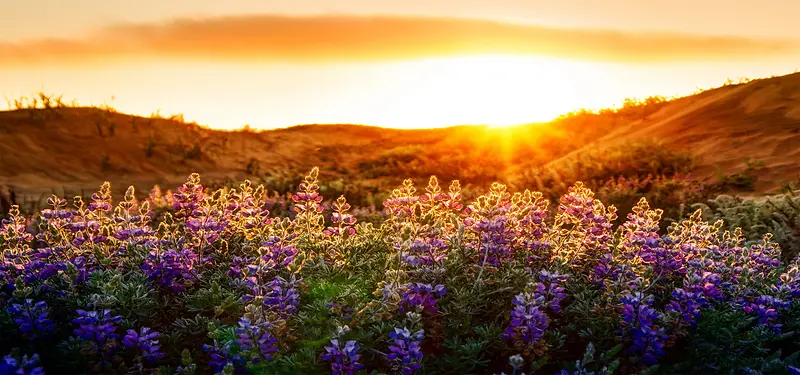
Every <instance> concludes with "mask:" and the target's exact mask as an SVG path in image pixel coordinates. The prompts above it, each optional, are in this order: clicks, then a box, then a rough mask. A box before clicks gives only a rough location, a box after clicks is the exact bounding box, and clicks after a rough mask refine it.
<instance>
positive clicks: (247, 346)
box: [236, 317, 278, 363]
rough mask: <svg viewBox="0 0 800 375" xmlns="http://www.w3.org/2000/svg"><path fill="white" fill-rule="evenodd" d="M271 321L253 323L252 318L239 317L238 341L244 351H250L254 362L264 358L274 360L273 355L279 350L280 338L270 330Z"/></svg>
mask: <svg viewBox="0 0 800 375" xmlns="http://www.w3.org/2000/svg"><path fill="white" fill-rule="evenodd" d="M269 328H270V326H269V323H266V324H258V325H257V324H252V322H251V321H250V319H248V318H245V317H242V318H239V326H238V327H236V336H237V338H236V343H237V344H239V347H240V348H241V350H242V351H243V352H246V353H249V354H250V356H251V359H252V361H253V363H259V362H261V361H262V360H266V361H270V360H272V355H273V354H275V353H277V352H278V340H277V339H276V338H275V337H274V336H273V335H272V332H270V331H269Z"/></svg>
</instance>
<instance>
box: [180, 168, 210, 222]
mask: <svg viewBox="0 0 800 375" xmlns="http://www.w3.org/2000/svg"><path fill="white" fill-rule="evenodd" d="M172 198H173V203H172V209H173V210H175V217H177V218H190V217H193V213H194V211H195V210H197V209H198V208H200V203H201V202H202V201H203V199H204V198H205V194H204V193H203V185H201V184H200V175H199V174H197V173H192V174H191V175H190V176H189V178H187V179H186V183H184V184H183V186H181V187H179V188H178V192H176V193H173V194H172Z"/></svg>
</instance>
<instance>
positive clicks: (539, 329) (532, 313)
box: [500, 270, 569, 348]
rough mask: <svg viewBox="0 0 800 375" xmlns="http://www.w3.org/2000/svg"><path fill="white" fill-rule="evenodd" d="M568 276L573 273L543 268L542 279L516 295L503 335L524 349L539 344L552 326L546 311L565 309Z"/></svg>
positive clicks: (540, 273) (558, 311)
mask: <svg viewBox="0 0 800 375" xmlns="http://www.w3.org/2000/svg"><path fill="white" fill-rule="evenodd" d="M568 278H569V275H562V274H559V273H557V272H554V273H551V272H548V271H546V270H542V271H540V272H539V274H538V279H539V281H538V282H535V283H530V284H528V286H527V287H526V290H525V291H524V292H523V293H520V294H518V295H516V296H515V297H514V300H513V301H512V304H513V306H514V308H513V310H511V320H510V322H509V325H508V327H506V329H505V332H504V333H503V334H502V335H501V336H500V337H501V338H503V339H505V340H510V341H511V342H512V343H513V344H514V345H515V346H517V347H520V348H528V347H531V346H533V345H535V344H537V343H538V342H539V341H540V340H541V339H542V336H543V335H544V332H545V330H547V328H548V327H549V325H550V323H549V318H548V316H547V313H546V311H547V310H550V311H551V312H552V313H556V314H557V313H560V312H561V301H562V300H563V299H564V298H566V293H565V289H564V285H563V284H564V282H565V281H566V280H567V279H568Z"/></svg>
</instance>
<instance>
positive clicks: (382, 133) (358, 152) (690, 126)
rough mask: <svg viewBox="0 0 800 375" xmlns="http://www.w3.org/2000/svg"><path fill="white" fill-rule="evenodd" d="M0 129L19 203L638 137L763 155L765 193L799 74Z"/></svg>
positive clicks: (791, 128)
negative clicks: (269, 122)
mask: <svg viewBox="0 0 800 375" xmlns="http://www.w3.org/2000/svg"><path fill="white" fill-rule="evenodd" d="M0 138H2V141H1V142H0V186H9V187H11V188H12V189H13V190H14V191H15V192H16V193H17V196H18V197H19V198H18V199H19V200H24V199H40V198H41V197H42V196H45V195H47V194H50V193H51V192H56V193H58V194H65V195H71V194H78V193H81V192H82V191H86V192H89V191H93V190H94V189H96V188H97V187H98V186H99V184H100V183H102V181H105V180H108V181H111V182H112V186H114V187H115V190H120V189H123V188H124V187H126V186H127V185H129V184H133V185H135V186H136V187H137V188H138V189H139V191H140V192H145V191H147V190H148V189H149V188H151V187H152V186H153V185H154V184H160V185H163V186H168V187H174V186H176V185H178V184H180V183H181V182H182V181H183V180H184V179H185V178H186V175H188V174H189V173H191V172H200V173H201V174H202V175H203V178H204V181H218V182H222V181H225V180H239V179H243V178H252V177H257V176H273V177H275V178H284V179H289V180H292V179H294V178H296V177H298V176H300V175H301V174H302V173H304V172H305V171H307V170H308V169H310V168H311V167H312V166H315V165H318V166H320V168H321V172H322V175H321V178H322V179H323V180H327V181H336V180H346V181H348V184H362V185H365V186H369V187H372V188H380V189H385V188H386V187H387V186H389V185H392V184H395V183H397V182H398V181H399V180H400V179H402V178H403V177H406V176H408V177H417V178H422V177H425V176H428V175H430V174H438V175H439V176H440V177H441V178H443V179H451V178H458V179H460V180H462V182H465V183H466V184H469V183H475V184H478V185H481V184H484V183H485V182H486V181H491V180H509V179H511V177H513V176H514V175H516V174H518V173H521V172H523V171H526V170H530V169H532V168H538V167H542V166H550V167H551V168H558V167H559V165H560V164H559V163H566V162H569V160H570V159H571V158H574V157H575V156H576V155H580V154H582V153H586V152H590V151H593V152H596V151H597V150H599V149H600V150H601V149H603V148H606V147H609V146H614V145H619V144H622V143H627V142H634V141H641V140H656V141H658V142H660V143H662V144H663V145H664V146H665V147H666V148H667V149H670V150H674V151H675V152H688V153H690V154H692V155H694V156H695V157H696V161H695V162H696V167H697V168H696V169H695V171H694V172H693V175H694V176H695V177H696V178H700V179H705V180H713V179H714V178H717V176H718V175H720V174H732V173H737V172H740V171H742V170H745V169H746V168H747V160H748V158H749V160H751V161H760V162H763V167H762V168H760V169H758V170H757V174H758V180H757V183H756V187H755V190H754V191H755V192H756V193H765V192H771V191H774V190H775V189H776V188H779V187H780V186H781V185H782V184H785V183H787V182H790V181H797V180H798V179H799V178H800V74H792V75H787V76H782V77H775V78H770V79H762V80H756V81H752V82H750V83H747V84H740V85H729V86H724V87H720V88H717V89H712V90H708V91H705V92H702V93H700V94H697V95H693V96H689V97H684V98H680V99H675V100H672V101H668V102H655V103H646V104H641V105H634V106H632V107H630V108H623V110H619V111H602V112H600V113H578V114H573V115H570V116H565V117H563V118H561V119H558V120H556V121H554V122H552V123H550V124H528V125H520V126H516V127H509V128H497V129H493V128H489V127H486V126H460V127H451V128H443V129H425V130H397V129H386V128H379V127H369V126H359V125H303V126H295V127H290V128H286V129H278V130H270V131H260V132H256V131H249V130H240V131H219V130H211V129H209V128H205V127H201V126H198V125H196V124H187V123H184V122H182V121H178V120H177V119H165V118H144V117H138V116H132V115H127V114H121V113H117V112H115V111H112V110H108V109H105V110H104V109H98V108H50V109H40V108H37V109H19V110H15V111H6V112H0ZM442 173H445V174H446V175H442Z"/></svg>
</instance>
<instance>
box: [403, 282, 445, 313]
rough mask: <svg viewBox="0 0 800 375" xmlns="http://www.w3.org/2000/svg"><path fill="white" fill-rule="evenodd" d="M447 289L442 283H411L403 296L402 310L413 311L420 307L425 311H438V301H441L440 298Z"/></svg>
mask: <svg viewBox="0 0 800 375" xmlns="http://www.w3.org/2000/svg"><path fill="white" fill-rule="evenodd" d="M446 291H447V289H446V288H445V287H444V285H441V284H439V285H436V286H432V285H431V284H423V283H409V284H408V285H407V286H406V288H404V291H403V293H402V296H401V298H402V301H401V303H400V312H405V311H406V310H409V311H413V310H415V309H416V308H417V307H419V308H420V309H422V310H423V311H428V312H431V313H436V312H438V311H439V310H438V309H437V308H436V303H437V302H439V300H438V298H441V297H442V296H444V294H445V292H446ZM437 297H438V298H437Z"/></svg>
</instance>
